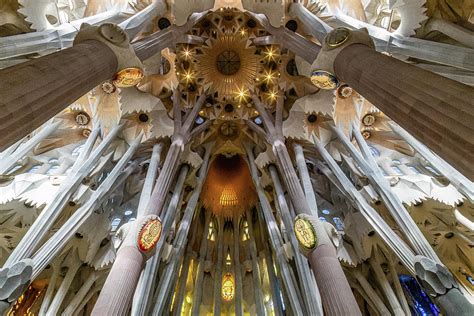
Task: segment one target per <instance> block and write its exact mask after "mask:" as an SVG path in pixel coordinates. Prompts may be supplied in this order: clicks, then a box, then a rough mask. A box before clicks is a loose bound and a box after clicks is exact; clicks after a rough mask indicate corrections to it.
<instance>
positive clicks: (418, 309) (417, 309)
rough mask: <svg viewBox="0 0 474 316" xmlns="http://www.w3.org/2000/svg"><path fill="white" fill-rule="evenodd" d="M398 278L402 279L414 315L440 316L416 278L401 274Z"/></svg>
mask: <svg viewBox="0 0 474 316" xmlns="http://www.w3.org/2000/svg"><path fill="white" fill-rule="evenodd" d="M398 278H399V279H400V283H401V285H402V287H403V289H404V291H405V294H406V295H407V299H408V301H409V305H410V308H411V310H412V314H413V315H420V316H425V315H426V316H428V315H429V316H431V315H433V316H437V315H439V309H438V307H437V306H436V305H435V304H433V302H432V301H431V299H430V298H429V297H428V295H426V293H425V292H424V291H423V289H422V288H421V287H420V285H419V284H418V282H417V281H416V279H415V278H414V277H412V276H409V275H404V274H400V275H399V276H398Z"/></svg>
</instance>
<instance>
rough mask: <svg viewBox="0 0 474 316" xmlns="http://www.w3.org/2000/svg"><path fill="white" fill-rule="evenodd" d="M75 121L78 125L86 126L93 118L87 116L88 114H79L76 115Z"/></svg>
mask: <svg viewBox="0 0 474 316" xmlns="http://www.w3.org/2000/svg"><path fill="white" fill-rule="evenodd" d="M75 120H76V123H77V125H80V126H85V125H87V124H89V121H90V120H91V118H90V116H89V114H87V113H86V112H79V113H77V114H76V118H75Z"/></svg>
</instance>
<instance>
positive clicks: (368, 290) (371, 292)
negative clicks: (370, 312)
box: [352, 269, 390, 316]
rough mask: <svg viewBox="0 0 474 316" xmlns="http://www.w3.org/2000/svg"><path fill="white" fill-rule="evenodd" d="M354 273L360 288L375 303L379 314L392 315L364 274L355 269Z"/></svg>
mask: <svg viewBox="0 0 474 316" xmlns="http://www.w3.org/2000/svg"><path fill="white" fill-rule="evenodd" d="M352 272H353V274H354V277H355V279H356V280H357V282H359V284H360V286H361V287H362V289H363V290H364V291H365V293H366V294H367V298H368V299H370V300H372V302H373V303H374V306H375V308H376V309H377V312H379V313H380V315H383V316H388V315H390V311H389V310H388V308H387V306H385V304H384V302H383V301H382V299H381V298H380V296H379V295H378V294H377V292H375V290H374V289H373V288H372V286H371V285H370V283H369V281H367V279H366V278H365V277H364V276H363V275H362V272H361V271H359V270H358V269H354V270H353V271H352Z"/></svg>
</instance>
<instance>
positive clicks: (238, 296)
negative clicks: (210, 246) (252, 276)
mask: <svg viewBox="0 0 474 316" xmlns="http://www.w3.org/2000/svg"><path fill="white" fill-rule="evenodd" d="M233 223H234V231H233V234H234V236H233V237H234V276H235V295H234V297H235V298H234V301H235V302H234V303H235V316H242V315H243V308H242V266H241V264H240V216H234V221H233Z"/></svg>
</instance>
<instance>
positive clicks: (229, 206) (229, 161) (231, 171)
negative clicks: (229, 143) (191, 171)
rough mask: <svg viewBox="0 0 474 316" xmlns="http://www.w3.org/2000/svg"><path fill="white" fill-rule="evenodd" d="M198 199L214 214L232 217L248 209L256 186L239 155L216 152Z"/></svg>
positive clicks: (254, 196)
mask: <svg viewBox="0 0 474 316" xmlns="http://www.w3.org/2000/svg"><path fill="white" fill-rule="evenodd" d="M201 199H202V201H203V205H204V207H206V208H207V209H209V210H211V211H212V212H213V213H214V214H215V215H216V216H221V217H223V218H230V219H232V218H234V216H236V215H237V216H241V215H242V214H244V213H245V211H247V210H250V209H251V208H252V207H253V206H254V205H255V202H256V200H257V199H256V193H255V187H254V186H253V182H252V178H251V176H250V172H249V169H248V166H247V163H246V162H245V160H244V159H243V158H242V157H241V156H240V155H233V156H229V157H227V156H224V155H223V154H219V155H216V156H215V158H214V160H213V161H212V162H211V164H210V167H209V172H208V175H207V178H206V181H205V182H204V186H203V190H202V193H201Z"/></svg>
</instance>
